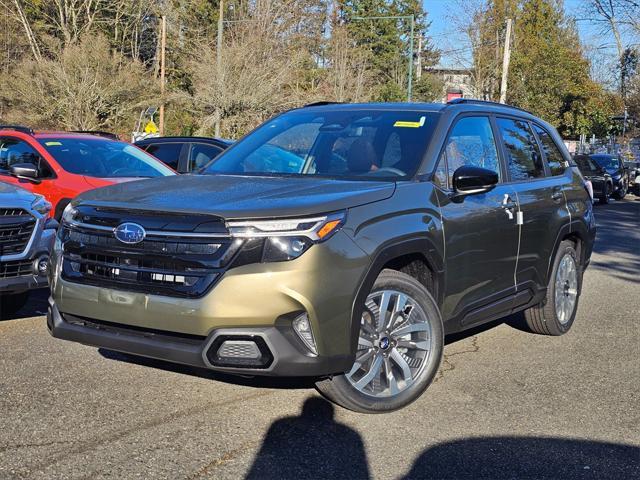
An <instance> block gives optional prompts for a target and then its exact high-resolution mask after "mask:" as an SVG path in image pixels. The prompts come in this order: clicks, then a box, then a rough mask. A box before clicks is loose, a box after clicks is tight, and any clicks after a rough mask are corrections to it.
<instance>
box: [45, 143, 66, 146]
mask: <svg viewBox="0 0 640 480" xmlns="http://www.w3.org/2000/svg"><path fill="white" fill-rule="evenodd" d="M44 144H45V145H46V146H47V147H61V146H62V143H61V142H45V143H44Z"/></svg>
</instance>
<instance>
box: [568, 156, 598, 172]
mask: <svg viewBox="0 0 640 480" xmlns="http://www.w3.org/2000/svg"><path fill="white" fill-rule="evenodd" d="M573 160H574V161H575V162H576V165H578V169H579V170H580V171H581V172H582V173H584V174H589V175H590V174H594V173H598V170H599V167H598V166H597V165H596V164H595V163H594V161H593V160H591V159H590V158H589V157H588V156H587V155H576V156H575V157H574V158H573Z"/></svg>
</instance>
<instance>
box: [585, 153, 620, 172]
mask: <svg viewBox="0 0 640 480" xmlns="http://www.w3.org/2000/svg"><path fill="white" fill-rule="evenodd" d="M591 158H592V159H593V160H595V161H596V162H598V165H600V166H601V167H604V168H606V169H607V170H617V169H618V168H620V160H618V157H612V156H610V155H593V156H592V157H591Z"/></svg>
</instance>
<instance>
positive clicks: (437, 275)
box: [351, 233, 444, 354]
mask: <svg viewBox="0 0 640 480" xmlns="http://www.w3.org/2000/svg"><path fill="white" fill-rule="evenodd" d="M435 252H438V249H437V248H436V246H435V244H434V243H433V241H432V240H431V239H430V238H429V237H428V236H427V235H425V234H424V233H419V234H414V235H410V236H406V237H404V238H402V237H400V238H394V239H393V240H390V241H389V242H387V243H384V244H382V245H381V246H380V247H379V248H378V250H376V252H375V253H374V254H373V255H372V258H373V261H372V262H371V265H370V266H369V269H368V270H367V272H366V273H365V274H364V276H363V278H362V280H361V281H360V287H359V288H358V291H357V293H356V296H355V299H354V301H353V305H352V307H351V351H352V352H353V353H354V354H355V351H356V349H357V347H358V337H359V333H360V317H361V316H362V307H363V305H364V301H365V299H366V298H367V295H368V294H369V292H370V291H371V288H372V287H373V284H374V283H375V281H376V279H377V278H378V276H379V275H380V272H381V271H382V268H383V267H384V266H385V265H386V264H387V263H388V262H389V261H391V260H393V259H396V258H399V257H402V256H404V255H413V254H420V255H422V256H424V257H425V260H426V262H427V263H428V264H429V266H430V267H431V269H432V271H433V275H434V279H433V280H434V282H435V283H436V285H439V286H442V285H444V262H443V260H442V258H440V257H439V255H437V254H436V253H435ZM433 293H434V296H435V297H436V298H435V299H436V302H438V304H439V305H440V304H441V303H442V298H443V297H444V291H443V289H442V288H436V291H435V292H433Z"/></svg>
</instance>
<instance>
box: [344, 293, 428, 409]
mask: <svg viewBox="0 0 640 480" xmlns="http://www.w3.org/2000/svg"><path fill="white" fill-rule="evenodd" d="M431 330H432V329H431V324H430V322H429V319H428V318H427V315H426V314H425V312H424V310H423V309H422V308H421V307H420V305H419V304H418V303H417V302H416V301H415V300H414V299H413V298H411V297H410V296H408V295H406V294H405V293H402V292H399V291H396V290H381V291H375V292H372V293H371V294H370V295H369V296H368V297H367V300H366V302H365V309H364V311H363V313H362V319H361V326H360V337H359V339H358V350H357V352H356V359H355V363H354V365H353V368H352V369H351V371H349V372H348V373H347V374H346V378H347V380H348V381H349V383H351V385H352V386H353V387H354V388H356V389H357V390H358V391H360V392H361V393H363V394H365V395H369V396H372V397H376V398H381V397H391V396H395V395H398V394H399V393H401V392H403V391H405V390H406V389H408V388H409V387H411V385H413V384H414V383H415V382H416V381H417V379H418V378H419V377H420V375H421V373H422V372H423V371H424V370H425V368H426V367H427V365H428V364H429V362H430V361H431V359H432V355H431V351H432V349H433V336H432V331H431Z"/></svg>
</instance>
